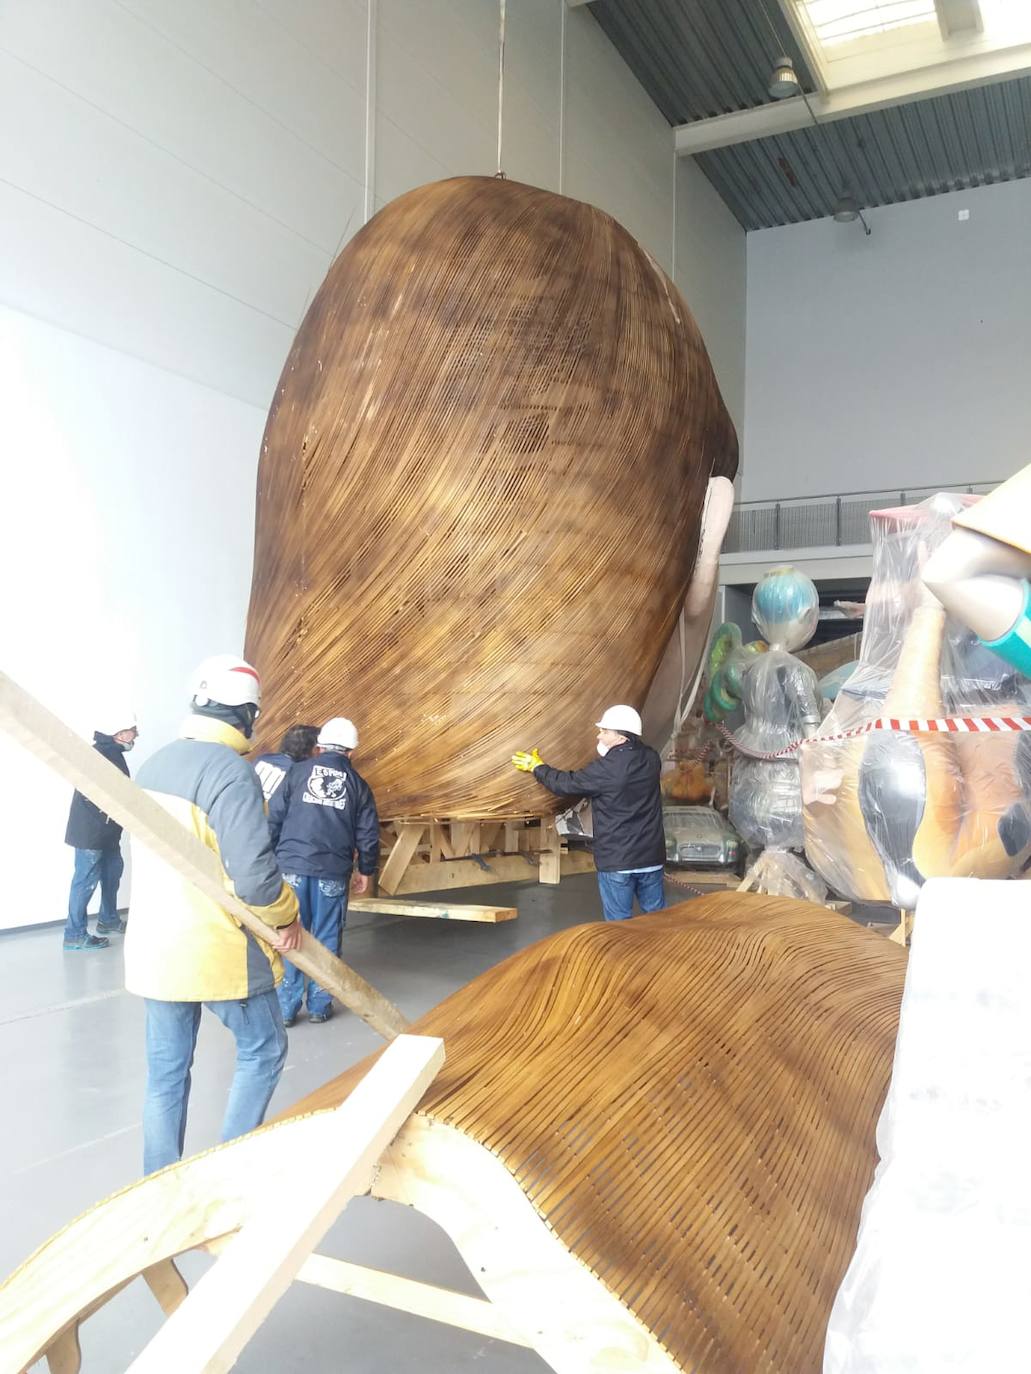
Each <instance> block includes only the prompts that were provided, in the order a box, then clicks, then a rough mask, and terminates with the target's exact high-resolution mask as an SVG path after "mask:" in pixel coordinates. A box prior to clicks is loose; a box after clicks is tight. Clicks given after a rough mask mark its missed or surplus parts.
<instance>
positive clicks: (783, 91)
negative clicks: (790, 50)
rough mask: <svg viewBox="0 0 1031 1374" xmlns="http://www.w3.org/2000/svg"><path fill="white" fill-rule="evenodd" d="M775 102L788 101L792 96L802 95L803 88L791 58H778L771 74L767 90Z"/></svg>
mask: <svg viewBox="0 0 1031 1374" xmlns="http://www.w3.org/2000/svg"><path fill="white" fill-rule="evenodd" d="M766 89H767V90H768V91H769V93H770V95H772V96H773V98H774V100H786V99H787V98H788V96H791V95H801V94H802V87H801V85H800V84H799V80H798V77H797V76H796V75H795V68H794V65H793V63H792V61H791V58H790V57H778V58H777V60H776V61H775V62H774V64H773V71H772V72H771V73H770V84H769V85H768V86H767V88H766Z"/></svg>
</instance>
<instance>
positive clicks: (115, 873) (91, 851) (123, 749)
mask: <svg viewBox="0 0 1031 1374" xmlns="http://www.w3.org/2000/svg"><path fill="white" fill-rule="evenodd" d="M95 724H96V728H95V730H94V732H93V748H94V749H95V750H96V751H97V753H98V754H100V755H101V757H102V758H105V759H107V761H108V763H111V764H114V766H115V767H116V768H117V769H118V770H119V771H120V772H122V773H125V774H126V776H128V773H129V765H128V764H127V763H126V761H125V756H126V754H127V753H128V752H129V750H130V749H131V748H132V747H133V745H134V744H135V742H136V736H137V735H138V734H139V731H138V730H137V728H136V713H135V711H131V710H130V709H129V708H128V707H127V706H117V705H116V706H107V707H105V708H104V709H103V710H102V711H101V712H99V713H98V718H97V721H96V723H95ZM64 839H65V844H69V845H71V846H72V848H73V849H74V850H75V867H74V870H73V873H72V887H71V891H70V892H69V894H68V919H67V920H66V921H65V926H64V948H65V949H66V950H69V951H71V950H95V949H106V948H107V946H108V944H109V943H110V941H109V940H108V938H107V937H108V936H109V935H121V934H122V933H123V932H124V930H125V922H124V921H123V920H122V919H121V917H120V916H119V915H118V888H119V885H120V884H121V881H122V873H123V871H124V868H125V863H124V861H123V859H122V827H121V826H120V825H119V824H118V822H117V821H113V820H112V819H111V817H110V816H107V815H105V814H104V812H103V811H101V809H100V807H99V806H95V805H94V804H93V802H91V801H90V799H89V797H86V796H84V795H83V794H82V793H81V792H76V793H75V795H74V796H73V797H72V804H71V808H70V810H69V812H68V826H67V828H66V830H65V834H64ZM98 884H99V887H100V912H99V915H98V916H97V930H96V934H95V935H91V934H90V932H89V929H88V927H87V924H86V913H87V910H88V908H89V904H90V901H91V900H92V897H93V894H94V892H96V890H97V886H98Z"/></svg>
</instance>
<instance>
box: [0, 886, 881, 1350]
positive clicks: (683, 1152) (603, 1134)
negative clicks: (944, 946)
mask: <svg viewBox="0 0 1031 1374" xmlns="http://www.w3.org/2000/svg"><path fill="white" fill-rule="evenodd" d="M905 962H906V957H905V953H904V951H902V950H900V949H899V948H898V947H897V946H895V945H892V944H890V943H889V942H887V941H885V940H882V939H880V938H879V937H877V936H876V935H873V934H871V933H870V932H869V931H867V930H865V929H863V928H862V927H861V926H859V925H857V924H855V923H853V922H852V921H849V920H847V919H846V918H844V917H841V916H839V915H837V914H836V913H833V912H829V911H827V910H826V909H825V908H823V907H816V906H812V905H809V904H807V903H801V902H793V901H790V900H788V899H785V898H775V897H760V896H755V895H739V894H737V893H720V894H718V895H714V896H711V897H704V898H698V899H696V900H694V901H691V902H689V903H684V904H682V905H680V906H676V907H671V908H669V909H668V910H666V911H663V912H658V913H656V914H654V915H652V916H646V917H639V918H637V919H635V920H633V921H627V922H598V923H594V924H590V925H585V926H579V927H576V928H574V929H571V930H567V931H564V932H562V933H560V934H558V935H555V936H552V937H551V938H550V939H548V940H544V941H542V942H540V943H539V944H537V945H534V946H532V947H530V948H529V949H526V950H523V951H522V952H521V953H519V954H517V955H515V956H513V957H512V958H511V959H509V960H507V961H506V962H505V963H503V964H501V965H498V966H497V967H496V968H493V969H491V970H489V971H488V972H487V973H485V974H483V975H482V976H481V977H480V978H478V979H476V980H475V981H474V982H473V983H471V984H469V986H468V987H466V988H463V989H461V990H460V991H459V992H457V993H455V994H454V995H453V996H452V997H450V998H448V999H447V1000H446V1001H445V1002H444V1003H442V1004H441V1005H440V1006H439V1007H437V1008H436V1009H435V1010H433V1011H431V1012H429V1013H428V1014H427V1015H426V1016H424V1017H423V1018H422V1019H421V1020H420V1021H419V1022H418V1023H417V1024H416V1026H415V1027H414V1028H413V1029H414V1030H415V1031H416V1032H418V1033H419V1034H421V1035H425V1036H430V1037H442V1038H443V1039H444V1041H445V1043H446V1045H447V1062H446V1064H445V1065H444V1067H443V1069H442V1070H441V1071H440V1073H439V1074H438V1075H437V1077H436V1078H435V1079H434V1081H433V1083H432V1085H431V1086H430V1087H429V1089H428V1090H427V1091H426V1092H425V1093H424V1094H423V1095H422V1097H421V1100H420V1101H419V1103H418V1106H417V1108H416V1110H415V1111H414V1113H413V1114H412V1115H411V1116H410V1117H409V1118H408V1120H407V1121H406V1122H405V1124H404V1125H403V1126H402V1128H401V1130H400V1132H399V1133H398V1134H397V1136H396V1138H395V1139H394V1141H393V1143H392V1144H391V1145H390V1146H389V1147H388V1149H387V1150H386V1151H385V1153H384V1154H383V1155H382V1157H381V1160H380V1165H379V1168H378V1170H377V1171H376V1172H375V1174H374V1175H373V1176H372V1178H371V1180H370V1181H369V1190H370V1191H371V1193H372V1195H373V1196H375V1197H378V1198H383V1199H388V1200H393V1201H395V1202H401V1203H405V1204H408V1205H409V1206H412V1207H415V1208H416V1209H417V1210H419V1211H422V1212H423V1213H425V1214H426V1215H427V1216H429V1217H431V1218H432V1219H434V1220H435V1221H437V1222H438V1224H439V1225H440V1226H441V1227H442V1228H443V1229H444V1230H445V1231H446V1232H447V1234H448V1235H449V1236H450V1237H451V1238H452V1240H453V1241H454V1243H455V1245H456V1246H457V1248H458V1251H459V1253H460V1254H461V1255H462V1257H463V1258H464V1260H465V1261H466V1263H467V1264H468V1265H469V1267H470V1269H471V1271H472V1273H473V1274H474V1275H475V1276H476V1280H477V1282H478V1283H479V1284H480V1286H481V1288H482V1289H483V1292H484V1294H485V1298H486V1304H482V1303H480V1302H479V1301H478V1300H476V1299H467V1298H463V1297H462V1296H461V1295H456V1294H453V1293H448V1292H446V1291H444V1290H439V1289H434V1288H433V1287H432V1285H412V1284H411V1283H410V1282H408V1281H405V1280H399V1279H395V1278H393V1276H390V1275H383V1274H378V1273H376V1271H370V1270H365V1269H362V1268H361V1267H360V1266H358V1267H357V1269H354V1268H352V1267H349V1266H345V1267H343V1268H340V1267H339V1265H338V1263H337V1262H336V1261H332V1260H329V1259H327V1258H326V1257H324V1256H315V1257H313V1258H312V1259H310V1260H307V1261H305V1262H304V1263H303V1264H302V1265H301V1266H300V1267H299V1269H297V1270H296V1272H297V1277H298V1278H299V1279H300V1280H301V1281H304V1282H316V1283H320V1284H324V1285H325V1286H327V1287H331V1288H334V1289H336V1290H338V1291H350V1292H354V1293H358V1294H361V1295H363V1296H368V1297H371V1298H372V1300H374V1301H377V1302H385V1303H387V1304H388V1305H394V1306H397V1307H398V1308H400V1309H401V1310H404V1311H409V1312H410V1311H420V1312H422V1313H423V1314H424V1315H428V1316H432V1317H433V1318H434V1319H436V1320H441V1321H450V1322H453V1323H455V1324H457V1325H461V1326H464V1327H467V1328H468V1329H470V1330H476V1331H480V1332H482V1333H484V1334H490V1335H492V1336H495V1337H497V1338H501V1339H513V1340H516V1341H517V1342H519V1343H521V1344H525V1345H527V1346H529V1347H531V1348H533V1349H534V1350H536V1351H537V1352H538V1354H539V1355H540V1356H541V1357H542V1359H543V1360H544V1361H545V1362H546V1363H547V1364H548V1365H549V1366H550V1367H551V1368H552V1369H554V1370H556V1371H559V1374H583V1371H586V1370H591V1371H606V1370H608V1371H616V1370H619V1371H623V1374H673V1371H681V1372H684V1371H688V1370H690V1371H692V1374H726V1371H728V1370H748V1371H749V1374H808V1372H809V1371H813V1374H815V1371H817V1370H819V1368H820V1365H821V1358H822V1347H823V1336H824V1331H825V1328H826V1322H827V1317H828V1314H829V1311H830V1306H831V1302H832V1300H833V1297H834V1294H835V1291H836V1289H837V1287H838V1284H839V1282H840V1280H841V1277H842V1275H843V1273H844V1270H845V1266H846V1264H847V1262H848V1259H849V1256H850V1254H851V1251H852V1247H853V1244H854V1241H855V1234H856V1228H857V1225H858V1220H859V1210H860V1207H861V1204H862V1200H863V1197H864V1195H865V1193H866V1190H867V1188H868V1186H869V1183H870V1180H871V1178H872V1174H873V1169H874V1164H875V1161H876V1152H875V1145H874V1126H875V1123H876V1120H877V1117H878V1114H879V1111H880V1107H881V1103H882V1100H883V1097H884V1093H885V1090H886V1088H887V1084H888V1080H889V1077H890V1073H891V1064H892V1055H893V1049H894V1038H895V1030H896V1023H897V1017H898V1008H899V1003H900V999H901V992H902V982H903V976H904V970H905ZM370 1062H371V1061H366V1063H364V1064H362V1065H358V1066H356V1067H355V1068H354V1069H353V1070H351V1071H349V1072H348V1073H346V1074H344V1075H342V1076H341V1077H340V1078H338V1079H336V1080H334V1081H333V1082H331V1083H328V1084H327V1085H326V1086H325V1087H324V1088H321V1089H319V1090H318V1091H317V1092H316V1093H314V1094H312V1095H311V1096H310V1097H309V1098H307V1099H305V1101H303V1102H301V1103H299V1104H298V1105H297V1107H296V1108H295V1109H294V1111H293V1112H292V1113H291V1114H290V1115H289V1116H287V1117H284V1118H282V1119H281V1120H279V1121H278V1122H274V1123H271V1124H270V1125H269V1126H267V1127H265V1128H263V1129H262V1130H260V1131H257V1132H254V1133H253V1134H252V1135H249V1136H245V1137H243V1138H242V1139H241V1140H239V1141H235V1142H232V1143H231V1144H228V1145H225V1146H221V1147H219V1148H218V1149H216V1150H212V1151H209V1152H208V1153H206V1154H203V1155H198V1156H196V1157H194V1158H193V1159H190V1160H185V1161H183V1162H182V1163H181V1164H178V1165H175V1166H172V1167H171V1168H169V1169H166V1170H163V1171H162V1172H161V1173H159V1174H155V1175H152V1176H151V1177H150V1178H147V1179H143V1180H141V1181H140V1182H138V1183H136V1184H134V1185H132V1186H131V1187H129V1188H127V1189H125V1190H124V1191H123V1192H121V1193H119V1194H116V1195H115V1196H114V1197H113V1198H111V1199H109V1200H108V1201H107V1202H106V1203H102V1204H100V1205H98V1206H97V1207H95V1208H94V1209H92V1211H90V1212H87V1213H86V1214H85V1215H84V1216H83V1217H81V1218H80V1219H79V1220H78V1221H77V1222H74V1223H73V1224H72V1225H71V1226H69V1227H68V1228H66V1229H65V1231H63V1232H61V1233H59V1234H58V1235H57V1236H55V1237H54V1238H53V1239H52V1240H50V1241H49V1242H47V1243H46V1244H45V1245H44V1246H43V1247H41V1249H40V1250H38V1251H37V1252H36V1254H35V1255H34V1256H33V1257H32V1258H31V1259H29V1260H28V1261H27V1262H26V1263H25V1264H24V1265H23V1266H22V1267H21V1269H19V1270H18V1271H16V1272H15V1273H14V1274H13V1275H12V1276H11V1277H10V1278H9V1279H8V1280H7V1282H6V1283H5V1284H4V1285H3V1286H0V1351H3V1357H2V1360H0V1369H2V1374H17V1371H20V1370H21V1369H23V1368H24V1367H25V1366H26V1365H28V1364H29V1363H30V1362H31V1361H32V1360H33V1359H35V1358H38V1357H39V1355H40V1354H47V1355H48V1357H49V1358H51V1360H52V1361H59V1360H60V1359H62V1358H63V1357H64V1356H63V1353H62V1352H64V1351H67V1350H68V1349H69V1343H70V1342H71V1341H72V1339H73V1336H72V1335H70V1334H69V1333H74V1331H75V1329H76V1328H77V1325H78V1322H79V1321H80V1320H81V1319H82V1317H83V1315H84V1314H88V1313H89V1312H90V1311H92V1310H94V1309H95V1308H96V1307H97V1306H98V1305H100V1304H101V1303H102V1302H103V1301H104V1300H105V1298H106V1296H107V1295H109V1294H110V1293H111V1292H113V1291H115V1290H117V1289H118V1288H119V1287H120V1286H121V1285H122V1284H124V1283H125V1282H127V1281H129V1280H130V1279H131V1278H132V1277H133V1276H135V1275H137V1274H140V1273H143V1272H144V1271H150V1272H153V1270H154V1267H155V1266H160V1265H162V1264H164V1263H165V1262H166V1261H168V1260H170V1259H172V1258H173V1257H174V1256H175V1255H177V1254H179V1253H181V1252H182V1251H184V1250H188V1249H191V1248H196V1247H198V1246H206V1245H208V1244H209V1243H211V1242H212V1241H217V1240H218V1239H219V1238H220V1237H225V1236H230V1235H232V1234H233V1233H234V1232H236V1231H239V1230H241V1228H244V1227H246V1226H247V1224H248V1221H249V1219H251V1218H252V1217H254V1216H255V1215H256V1213H257V1211H258V1210H259V1209H260V1208H261V1207H262V1206H263V1205H265V1204H267V1202H268V1200H269V1198H270V1197H274V1196H275V1195H276V1194H281V1195H282V1194H283V1193H285V1192H286V1191H288V1190H289V1188H290V1185H291V1181H292V1179H293V1178H294V1176H295V1174H296V1160H297V1159H299V1158H307V1157H308V1154H309V1148H310V1146H311V1145H312V1143H313V1142H315V1141H317V1140H318V1139H319V1138H320V1132H321V1131H322V1130H323V1123H324V1122H325V1120H326V1113H327V1112H332V1111H333V1109H335V1108H336V1107H338V1106H339V1104H340V1103H341V1102H346V1101H347V1100H349V1095H350V1094H351V1093H352V1092H353V1091H354V1089H355V1088H356V1085H357V1084H358V1083H359V1082H360V1080H361V1079H362V1078H363V1076H364V1075H365V1074H366V1073H367V1072H368V1070H369V1067H370ZM202 1283H203V1280H202ZM488 1304H489V1305H488ZM182 1310H185V1307H184V1308H183V1309H182ZM339 1319H340V1320H341V1321H342V1320H343V1319H342V1317H340V1318H339ZM326 1320H330V1321H331V1320H333V1315H332V1309H329V1310H328V1312H327V1317H326ZM200 1367H205V1366H195V1365H189V1364H186V1365H183V1364H180V1365H179V1366H177V1368H181V1369H183V1370H184V1371H186V1372H187V1374H190V1371H192V1370H193V1369H194V1368H200ZM210 1367H218V1368H221V1367H223V1366H210ZM67 1368H71V1366H68V1365H60V1364H59V1363H52V1369H53V1370H57V1369H61V1370H62V1371H63V1370H64V1369H67Z"/></svg>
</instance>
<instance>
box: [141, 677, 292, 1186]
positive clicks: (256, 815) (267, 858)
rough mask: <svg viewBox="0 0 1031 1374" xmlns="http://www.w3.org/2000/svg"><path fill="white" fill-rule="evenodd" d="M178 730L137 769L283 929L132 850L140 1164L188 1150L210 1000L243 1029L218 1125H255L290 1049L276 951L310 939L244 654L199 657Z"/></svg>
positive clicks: (248, 898)
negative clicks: (262, 935) (262, 927)
mask: <svg viewBox="0 0 1031 1374" xmlns="http://www.w3.org/2000/svg"><path fill="white" fill-rule="evenodd" d="M191 696H192V704H191V714H190V715H189V716H188V717H187V719H186V721H185V723H184V724H183V727H182V730H181V732H180V737H179V739H177V740H174V741H173V742H172V743H171V744H166V745H165V746H164V747H163V748H161V749H159V750H158V751H157V753H156V754H153V755H152V756H151V757H150V758H149V759H148V760H147V762H146V763H145V764H144V765H143V767H142V768H141V769H140V771H139V775H138V777H137V782H138V783H139V785H140V787H142V788H143V789H144V790H145V791H146V792H148V793H149V795H150V796H151V797H153V799H154V800H155V801H156V802H158V803H159V804H160V805H161V806H162V807H163V808H164V809H165V810H166V811H167V812H169V814H170V815H172V816H174V817H175V818H176V819H177V820H178V821H180V822H181V823H182V824H183V825H184V826H185V827H186V828H187V829H188V830H192V832H193V833H194V834H195V835H196V836H197V837H198V839H200V840H201V841H202V842H203V843H204V844H205V845H206V846H207V848H208V849H211V850H213V851H214V852H215V853H216V854H217V855H218V858H219V861H220V863H221V865H222V869H223V872H224V882H225V885H226V887H227V888H228V889H229V891H231V892H234V893H235V895H236V896H237V897H239V898H240V899H241V900H242V901H243V902H246V904H247V905H248V906H249V907H250V908H251V910H252V911H254V913H255V914H256V915H257V916H259V917H260V919H261V920H262V921H263V922H264V923H265V924H266V925H267V926H269V927H270V928H272V929H274V930H275V931H276V932H277V933H278V938H277V939H276V940H275V941H274V942H273V943H272V944H271V945H270V944H266V943H265V942H264V941H262V940H259V939H258V938H257V937H256V936H254V935H253V934H251V932H250V931H248V930H245V929H244V928H243V927H242V926H241V925H240V924H239V923H238V922H237V921H236V920H235V919H234V918H233V917H232V916H231V915H230V914H229V913H228V912H227V911H226V910H225V909H224V908H223V907H221V906H219V905H218V903H217V902H215V901H213V900H212V899H211V898H210V897H208V896H206V895H205V894H204V893H203V892H201V891H200V890H199V889H198V888H195V887H194V886H193V885H192V884H191V883H189V882H187V881H185V880H184V879H183V878H181V877H179V875H178V874H177V873H176V872H175V871H174V870H173V869H171V868H169V867H168V866H167V865H166V864H165V863H164V862H163V861H162V860H161V859H160V858H159V857H158V856H157V854H156V853H154V851H153V850H151V849H148V848H144V847H142V846H138V847H134V852H133V906H132V920H131V922H130V923H129V928H128V931H127V933H126V938H125V986H126V988H127V989H128V990H129V991H130V992H134V993H136V994H137V995H138V996H140V997H143V998H144V999H145V1001H146V1008H147V1031H146V1034H147V1093H146V1099H145V1102H144V1108H143V1170H144V1173H148V1174H149V1173H153V1172H154V1171H155V1170H156V1169H162V1168H164V1167H165V1165H167V1164H172V1163H174V1162H175V1161H176V1160H177V1159H179V1158H181V1156H182V1153H183V1143H184V1139H185V1135H186V1112H187V1107H188V1105H189V1099H190V1075H191V1070H192V1066H193V1053H194V1049H195V1047H196V1044H197V1032H198V1029H199V1027H200V1017H201V1009H202V1007H205V1006H206V1007H207V1008H208V1010H209V1011H211V1012H213V1013H214V1015H215V1016H217V1017H218V1019H219V1020H220V1021H221V1022H222V1024H223V1025H224V1026H225V1027H226V1029H227V1030H229V1031H230V1032H231V1033H232V1035H233V1037H234V1039H235V1040H236V1072H235V1074H234V1077H233V1083H232V1086H231V1088H230V1090H229V1100H228V1102H227V1104H226V1111H225V1117H224V1119H223V1122H222V1139H223V1140H232V1139H233V1138H234V1137H235V1136H238V1135H243V1134H244V1133H245V1132H247V1131H252V1130H254V1129H255V1127H257V1126H260V1125H261V1123H262V1121H263V1120H264V1119H265V1111H266V1109H267V1107H268V1104H269V1100H270V1099H271V1097H272V1093H273V1092H274V1091H275V1087H276V1084H277V1083H278V1082H279V1076H280V1074H281V1073H282V1071H283V1065H284V1063H285V1062H286V1048H287V1040H286V1031H285V1030H284V1028H283V1017H282V1013H281V1012H280V1010H279V1001H278V999H277V997H276V984H277V983H278V982H279V981H280V980H281V978H282V976H283V966H282V961H281V960H280V958H279V953H280V952H281V951H287V950H295V949H297V948H298V947H299V946H300V944H301V939H302V931H301V924H300V920H299V919H298V907H297V898H296V897H295V896H294V893H293V889H292V888H291V887H290V885H289V884H288V883H286V882H284V880H283V875H282V873H281V872H280V869H279V865H278V864H277V863H276V858H275V854H274V853H273V850H272V844H271V841H270V839H269V832H268V824H267V822H266V817H265V800H264V797H263V796H262V791H261V784H260V783H259V781H258V775H257V774H256V773H255V771H254V769H253V768H251V767H250V765H249V764H248V763H246V762H245V760H244V759H243V757H242V755H244V754H246V753H247V751H248V749H249V748H250V743H249V741H250V736H251V731H252V729H253V726H254V722H255V720H256V719H257V716H258V712H259V709H260V705H261V681H260V679H259V677H258V674H257V672H256V671H255V670H254V668H252V667H251V665H250V664H249V663H245V662H244V660H243V659H240V658H235V657H233V656H232V655H230V654H219V655H216V656H215V657H213V658H209V659H205V661H204V662H203V663H202V664H201V665H200V667H199V668H198V669H197V672H196V674H195V675H194V679H193V684H192V691H191Z"/></svg>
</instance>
